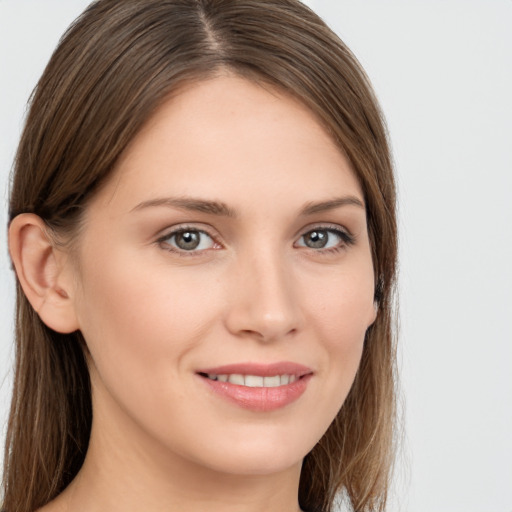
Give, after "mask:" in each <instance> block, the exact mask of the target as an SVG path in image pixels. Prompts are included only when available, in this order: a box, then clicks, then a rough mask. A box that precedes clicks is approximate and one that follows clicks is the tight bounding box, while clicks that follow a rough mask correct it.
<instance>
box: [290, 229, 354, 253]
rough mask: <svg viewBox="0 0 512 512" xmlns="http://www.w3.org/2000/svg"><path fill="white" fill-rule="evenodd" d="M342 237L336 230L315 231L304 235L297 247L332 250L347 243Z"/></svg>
mask: <svg viewBox="0 0 512 512" xmlns="http://www.w3.org/2000/svg"><path fill="white" fill-rule="evenodd" d="M342 235H343V234H342V233H341V232H339V231H336V230H334V229H313V230H311V231H308V232H307V233H305V234H304V235H302V236H301V237H300V239H299V241H298V243H297V245H298V246H300V247H308V248H309V249H330V248H332V247H336V246H337V245H340V243H343V242H345V240H344V238H343V236H342Z"/></svg>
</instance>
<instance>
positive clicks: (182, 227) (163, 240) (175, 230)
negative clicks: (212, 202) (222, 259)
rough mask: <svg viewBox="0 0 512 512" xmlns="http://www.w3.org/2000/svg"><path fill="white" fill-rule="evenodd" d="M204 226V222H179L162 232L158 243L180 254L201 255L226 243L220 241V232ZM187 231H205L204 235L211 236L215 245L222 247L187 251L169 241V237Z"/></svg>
mask: <svg viewBox="0 0 512 512" xmlns="http://www.w3.org/2000/svg"><path fill="white" fill-rule="evenodd" d="M203 226H204V224H201V225H200V226H198V225H197V224H195V225H194V224H191V223H185V224H177V225H175V226H171V227H169V228H167V229H165V230H163V231H162V232H161V233H162V234H161V235H159V236H158V237H157V240H156V243H157V244H159V245H161V246H162V245H164V244H165V247H164V249H165V250H167V251H169V252H172V253H174V254H177V255H179V256H199V255H201V254H204V253H205V252H207V251H210V250H217V249H219V248H221V247H223V245H224V244H223V243H222V242H221V241H219V239H220V238H221V237H220V235H218V233H215V234H214V233H212V232H211V231H213V230H212V229H211V228H208V229H205V228H204V227H203ZM185 231H197V232H198V233H203V234H204V235H207V236H208V237H209V238H211V239H212V241H213V242H214V244H215V245H217V246H220V247H212V248H208V249H200V250H192V251H186V250H184V249H179V248H178V247H174V246H172V245H170V244H168V243H167V240H168V239H169V238H171V237H173V236H176V235H177V234H179V233H183V232H185Z"/></svg>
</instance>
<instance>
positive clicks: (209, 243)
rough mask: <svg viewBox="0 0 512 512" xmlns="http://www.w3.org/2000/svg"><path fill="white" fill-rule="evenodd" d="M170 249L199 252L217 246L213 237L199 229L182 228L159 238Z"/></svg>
mask: <svg viewBox="0 0 512 512" xmlns="http://www.w3.org/2000/svg"><path fill="white" fill-rule="evenodd" d="M159 242H160V243H161V244H163V245H166V246H169V247H168V249H169V250H176V251H186V252H197V251H203V250H206V249H212V248H214V247H215V246H216V244H215V241H214V240H213V238H212V237H211V236H210V235H209V234H208V233H206V232H205V231H201V230H199V229H193V228H181V229H178V230H176V231H173V232H171V233H168V234H167V235H165V236H164V237H162V238H160V239H159Z"/></svg>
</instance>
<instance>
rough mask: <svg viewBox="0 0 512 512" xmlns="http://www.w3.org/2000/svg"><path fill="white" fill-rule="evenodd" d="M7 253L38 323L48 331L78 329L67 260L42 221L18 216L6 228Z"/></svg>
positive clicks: (31, 216)
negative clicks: (7, 233) (7, 228)
mask: <svg viewBox="0 0 512 512" xmlns="http://www.w3.org/2000/svg"><path fill="white" fill-rule="evenodd" d="M9 252H10V254H11V259H12V261H13V264H14V268H15V270H16V274H17V276H18V279H19V281H20V284H21V287H22V288H23V291H24V292H25V295H26V296H27V299H28V300H29V302H30V304H32V307H33V308H34V309H35V311H36V312H37V314H38V315H39V317H40V318H41V320H42V321H43V322H44V323H45V324H46V325H47V326H48V327H50V328H51V329H53V330H54V331H57V332H60V333H70V332H74V331H76V330H77V329H78V322H77V318H76V312H75V307H74V302H73V296H74V281H73V273H72V272H71V268H70V262H69V257H68V256H67V254H66V253H65V252H64V251H63V250H61V249H58V248H57V247H56V246H55V244H54V243H52V240H51V237H50V236H49V235H48V228H47V226H46V224H45V223H44V221H43V220H42V219H41V218H40V217H38V216H37V215H34V214H32V213H22V214H20V215H18V216H17V217H15V218H14V219H13V220H12V221H11V224H10V226H9Z"/></svg>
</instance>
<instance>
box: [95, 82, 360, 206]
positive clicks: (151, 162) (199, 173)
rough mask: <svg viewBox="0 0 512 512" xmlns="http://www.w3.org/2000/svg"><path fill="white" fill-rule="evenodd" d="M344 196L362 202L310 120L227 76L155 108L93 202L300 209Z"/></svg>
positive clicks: (302, 109) (293, 104) (287, 101)
mask: <svg viewBox="0 0 512 512" xmlns="http://www.w3.org/2000/svg"><path fill="white" fill-rule="evenodd" d="M342 193H350V194H352V195H359V197H361V199H362V194H361V190H360V187H359V183H358V180H357V179H356V177H355V175H354V173H353V170H352V169H351V166H350V163H349V161H348V159H347V158H346V157H345V155H344V154H343V152H342V151H341V150H340V149H339V147H338V146H337V145H336V144H335V143H334V141H333V139H332V138H331V137H330V136H329V134H328V133H327V131H326V130H325V129H324V127H323V126H322V124H321V123H320V122H319V120H318V119H317V117H316V115H315V114H314V113H313V112H311V110H310V109H308V108H307V107H306V106H304V105H303V104H302V103H300V102H299V101H297V100H296V99H295V98H293V97H292V96H290V95H288V94H286V93H283V92H282V91H280V90H277V89H275V88H273V87H271V86H269V85H267V84H261V83H256V82H253V81H249V80H246V79H244V78H240V77H236V76H230V75H227V76H218V77H215V78H211V79H207V80H203V81H200V82H196V83H192V84H188V85H186V86H184V87H183V88H182V89H180V90H179V92H177V93H175V94H174V95H173V96H172V97H171V98H169V99H168V100H167V101H166V102H165V103H164V104H163V105H161V106H160V108H159V109H158V110H157V111H156V113H155V114H154V115H153V116H152V118H151V119H150V120H149V121H148V122H147V123H146V125H145V126H144V127H143V129H142V130H141V131H140V132H139V133H138V135H137V136H136V137H135V138H134V140H133V141H132V142H131V143H130V145H129V146H128V147H127V149H126V150H125V152H124V153H123V155H122V156H121V158H120V160H119V162H118V164H117V166H116V170H115V173H114V178H113V179H112V180H110V182H109V183H108V184H107V185H106V186H105V187H104V190H102V191H100V194H99V196H100V197H99V198H98V199H101V198H103V199H104V200H105V199H107V198H108V202H109V203H111V202H115V203H122V204H120V206H121V207H122V208H130V205H132V206H133V204H134V203H136V202H137V201H139V200H141V198H143V199H145V200H151V199H152V198H155V197H156V196H161V195H162V194H172V195H194V196H198V195H206V196H208V197H212V196H216V197H219V198H222V199H223V200H225V201H227V202H230V203H240V204H245V205H247V204H248V203H249V202H250V200H253V199H254V198H255V197H259V198H260V203H261V202H263V203H265V202H266V203H271V202H272V201H275V200H276V199H277V198H278V197H279V196H283V195H285V194H286V195H287V196H292V197H295V198H296V199H297V201H302V203H304V202H305V201H308V200H311V199H312V198H311V196H312V195H319V196H322V198H325V197H328V196H333V195H339V194H342ZM265 198H267V199H268V200H267V201H264V199H265ZM315 199H316V198H315Z"/></svg>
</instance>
